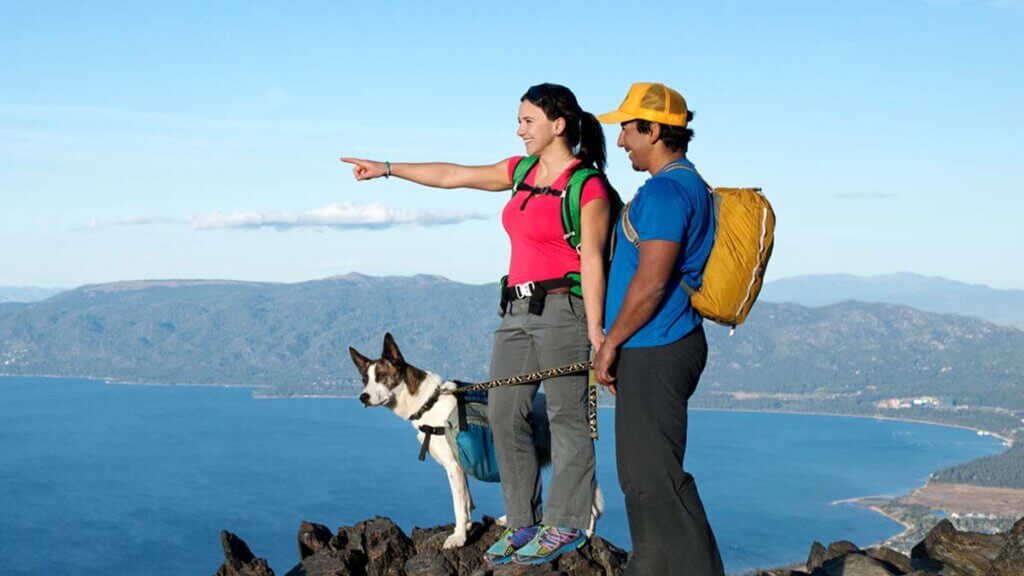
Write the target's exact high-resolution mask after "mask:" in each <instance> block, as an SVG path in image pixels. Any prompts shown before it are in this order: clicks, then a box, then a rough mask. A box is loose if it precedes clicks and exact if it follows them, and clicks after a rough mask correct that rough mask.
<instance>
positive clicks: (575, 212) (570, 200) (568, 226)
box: [562, 166, 602, 252]
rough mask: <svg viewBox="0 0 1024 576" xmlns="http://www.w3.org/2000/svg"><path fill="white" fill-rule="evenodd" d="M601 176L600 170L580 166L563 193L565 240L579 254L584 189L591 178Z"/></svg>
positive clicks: (570, 177) (563, 229)
mask: <svg viewBox="0 0 1024 576" xmlns="http://www.w3.org/2000/svg"><path fill="white" fill-rule="evenodd" d="M601 175H602V174H601V172H600V171H599V170H595V169H593V168H589V167H586V166H584V167H579V166H578V167H577V168H576V169H574V170H573V172H572V174H571V175H569V181H568V182H567V183H566V184H565V190H563V191H562V231H563V232H564V234H563V238H565V241H566V242H568V243H569V247H570V248H572V249H573V250H576V251H577V252H579V250H580V228H581V224H580V222H581V220H582V219H583V188H584V187H586V185H587V181H589V180H590V179H591V178H595V177H600V176H601Z"/></svg>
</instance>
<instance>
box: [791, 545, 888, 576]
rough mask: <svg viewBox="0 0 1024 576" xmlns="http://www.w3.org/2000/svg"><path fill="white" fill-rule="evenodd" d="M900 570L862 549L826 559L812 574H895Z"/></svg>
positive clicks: (848, 575)
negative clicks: (895, 569) (892, 568)
mask: <svg viewBox="0 0 1024 576" xmlns="http://www.w3.org/2000/svg"><path fill="white" fill-rule="evenodd" d="M894 574H899V572H898V571H891V570H889V569H888V568H886V566H885V565H884V564H883V563H881V562H879V561H877V560H874V559H873V558H870V557H868V556H867V554H864V553H863V552H861V551H860V550H857V551H855V552H850V553H847V554H843V556H838V557H836V558H834V559H830V560H827V561H825V563H824V564H822V565H821V568H818V569H817V570H815V571H814V572H812V573H811V576H893V575H894Z"/></svg>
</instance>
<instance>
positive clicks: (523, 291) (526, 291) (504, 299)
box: [501, 278, 573, 316]
mask: <svg viewBox="0 0 1024 576" xmlns="http://www.w3.org/2000/svg"><path fill="white" fill-rule="evenodd" d="M572 286H573V281H572V279H571V278H552V279H550V280H538V281H537V282H524V283H523V284H516V285H514V286H506V287H505V288H504V289H503V290H502V291H501V311H502V313H505V312H506V311H507V310H508V303H509V302H512V301H514V300H522V299H524V298H529V299H530V314H533V315H534V316H540V315H541V314H543V313H544V298H545V297H547V295H548V294H559V293H565V292H568V291H569V290H570V289H571V288H572Z"/></svg>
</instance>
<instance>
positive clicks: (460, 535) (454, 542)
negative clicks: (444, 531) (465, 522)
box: [444, 530, 466, 550]
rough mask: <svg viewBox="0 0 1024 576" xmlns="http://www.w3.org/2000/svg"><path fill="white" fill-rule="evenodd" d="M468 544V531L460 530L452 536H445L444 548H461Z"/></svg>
mask: <svg viewBox="0 0 1024 576" xmlns="http://www.w3.org/2000/svg"><path fill="white" fill-rule="evenodd" d="M465 544H466V532H465V531H464V530H459V531H458V532H456V533H454V534H452V535H451V536H449V537H447V538H445V540H444V549H445V550H451V549H452V548H461V547H462V546H464V545H465Z"/></svg>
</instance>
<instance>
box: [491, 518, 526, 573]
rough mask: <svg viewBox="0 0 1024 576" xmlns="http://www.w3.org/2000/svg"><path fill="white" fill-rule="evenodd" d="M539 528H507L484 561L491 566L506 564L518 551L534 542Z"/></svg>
mask: <svg viewBox="0 0 1024 576" xmlns="http://www.w3.org/2000/svg"><path fill="white" fill-rule="evenodd" d="M537 528H538V527H537V526H527V527H526V528H515V529H512V528H506V529H505V532H504V533H503V534H502V535H501V537H499V538H498V540H497V541H496V542H495V543H494V544H492V545H491V547H490V548H488V549H487V551H486V552H484V560H485V561H486V562H487V563H488V564H490V565H491V566H497V565H499V564H505V563H506V562H508V561H509V560H511V559H512V555H513V554H515V552H516V550H518V549H519V548H521V547H523V546H524V545H526V543H527V542H529V541H530V540H533V537H534V536H536V535H537Z"/></svg>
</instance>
